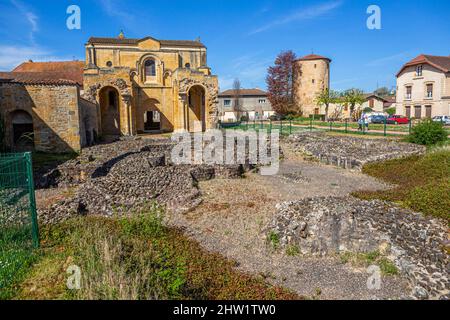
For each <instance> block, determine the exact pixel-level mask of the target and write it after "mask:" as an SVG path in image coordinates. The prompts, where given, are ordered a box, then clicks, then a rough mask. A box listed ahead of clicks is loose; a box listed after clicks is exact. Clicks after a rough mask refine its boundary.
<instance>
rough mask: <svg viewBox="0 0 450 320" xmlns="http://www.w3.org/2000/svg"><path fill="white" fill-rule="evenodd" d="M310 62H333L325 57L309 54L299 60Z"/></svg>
mask: <svg viewBox="0 0 450 320" xmlns="http://www.w3.org/2000/svg"><path fill="white" fill-rule="evenodd" d="M309 60H328V61H330V62H331V59H330V58H327V57H324V56H319V55H317V54H309V55H307V56H304V57H302V58H300V59H297V61H309Z"/></svg>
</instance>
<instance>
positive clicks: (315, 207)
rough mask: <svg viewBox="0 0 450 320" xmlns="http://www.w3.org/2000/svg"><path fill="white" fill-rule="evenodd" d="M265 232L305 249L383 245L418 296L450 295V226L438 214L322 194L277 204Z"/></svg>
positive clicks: (323, 251)
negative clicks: (449, 246)
mask: <svg viewBox="0 0 450 320" xmlns="http://www.w3.org/2000/svg"><path fill="white" fill-rule="evenodd" d="M266 232H267V233H268V234H270V233H275V234H277V235H278V237H279V241H280V245H281V246H282V247H288V246H297V247H298V249H299V251H300V252H301V253H302V254H306V255H319V256H325V255H333V254H339V253H342V252H352V253H370V252H375V251H378V252H380V253H381V254H383V255H385V256H386V257H387V258H388V259H390V260H391V261H392V262H393V263H394V264H395V265H396V266H397V268H398V269H399V271H400V272H401V273H402V274H403V275H404V276H405V277H407V278H408V279H409V280H410V282H411V285H412V288H413V292H412V295H413V296H414V297H415V298H421V299H423V298H443V299H448V298H449V297H450V283H449V278H448V266H449V260H448V254H447V253H446V250H445V248H446V246H448V238H447V237H448V231H447V226H446V224H445V223H444V222H443V221H440V220H438V219H431V218H428V217H424V216H423V215H422V214H420V213H416V212H412V211H411V210H407V209H403V208H400V207H398V206H396V205H395V204H392V203H389V202H385V201H380V200H372V201H363V200H359V199H356V198H353V197H321V198H309V199H305V200H300V201H292V202H285V203H281V204H279V205H277V213H276V215H275V216H274V217H273V220H272V221H271V222H270V223H269V225H268V226H267V229H266Z"/></svg>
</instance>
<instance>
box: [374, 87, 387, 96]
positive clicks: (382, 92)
mask: <svg viewBox="0 0 450 320" xmlns="http://www.w3.org/2000/svg"><path fill="white" fill-rule="evenodd" d="M373 93H374V94H376V95H377V96H380V97H386V96H390V95H391V90H389V88H387V87H381V88H378V89H377V90H375V91H374V92H373Z"/></svg>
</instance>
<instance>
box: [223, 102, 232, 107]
mask: <svg viewBox="0 0 450 320" xmlns="http://www.w3.org/2000/svg"><path fill="white" fill-rule="evenodd" d="M223 105H224V106H225V107H229V106H231V100H223Z"/></svg>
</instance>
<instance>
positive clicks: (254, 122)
mask: <svg viewBox="0 0 450 320" xmlns="http://www.w3.org/2000/svg"><path fill="white" fill-rule="evenodd" d="M253 129H256V118H255V119H253Z"/></svg>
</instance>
